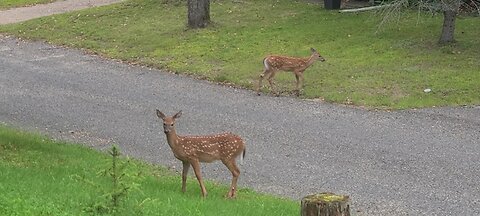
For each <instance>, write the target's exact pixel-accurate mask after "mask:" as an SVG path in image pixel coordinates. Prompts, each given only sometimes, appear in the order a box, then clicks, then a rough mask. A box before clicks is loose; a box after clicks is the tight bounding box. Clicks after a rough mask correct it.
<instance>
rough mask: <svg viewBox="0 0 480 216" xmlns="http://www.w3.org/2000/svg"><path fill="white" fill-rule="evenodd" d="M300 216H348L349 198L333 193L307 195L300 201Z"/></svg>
mask: <svg viewBox="0 0 480 216" xmlns="http://www.w3.org/2000/svg"><path fill="white" fill-rule="evenodd" d="M301 216H350V198H349V197H348V196H343V195H336V194H333V193H319V194H312V195H308V196H306V197H304V198H303V199H302V210H301Z"/></svg>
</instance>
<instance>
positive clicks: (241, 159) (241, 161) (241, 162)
mask: <svg viewBox="0 0 480 216" xmlns="http://www.w3.org/2000/svg"><path fill="white" fill-rule="evenodd" d="M246 152H247V148H244V149H243V153H242V156H241V157H240V164H241V165H243V159H244V158H245V153H246Z"/></svg>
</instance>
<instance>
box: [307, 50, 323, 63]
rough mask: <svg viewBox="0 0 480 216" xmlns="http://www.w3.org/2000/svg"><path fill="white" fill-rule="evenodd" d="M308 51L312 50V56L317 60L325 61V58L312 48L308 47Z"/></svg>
mask: <svg viewBox="0 0 480 216" xmlns="http://www.w3.org/2000/svg"><path fill="white" fill-rule="evenodd" d="M310 51H312V55H313V58H315V59H318V60H319V61H322V62H323V61H325V58H323V57H322V56H321V55H320V53H318V51H317V50H316V49H314V48H310Z"/></svg>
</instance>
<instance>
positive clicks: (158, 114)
mask: <svg viewBox="0 0 480 216" xmlns="http://www.w3.org/2000/svg"><path fill="white" fill-rule="evenodd" d="M157 116H158V117H159V118H161V119H165V117H166V116H165V114H163V113H162V112H160V110H158V109H157Z"/></svg>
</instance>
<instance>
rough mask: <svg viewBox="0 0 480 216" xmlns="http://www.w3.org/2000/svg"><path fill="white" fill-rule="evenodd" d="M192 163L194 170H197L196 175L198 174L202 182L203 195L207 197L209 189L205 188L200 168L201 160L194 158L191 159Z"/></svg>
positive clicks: (198, 178) (200, 182)
mask: <svg viewBox="0 0 480 216" xmlns="http://www.w3.org/2000/svg"><path fill="white" fill-rule="evenodd" d="M190 164H192V167H193V171H194V172H195V176H197V180H198V183H199V184H200V189H201V190H202V196H203V197H206V196H207V190H206V189H205V185H204V184H203V181H202V172H201V170H200V162H199V161H198V160H193V161H190Z"/></svg>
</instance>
